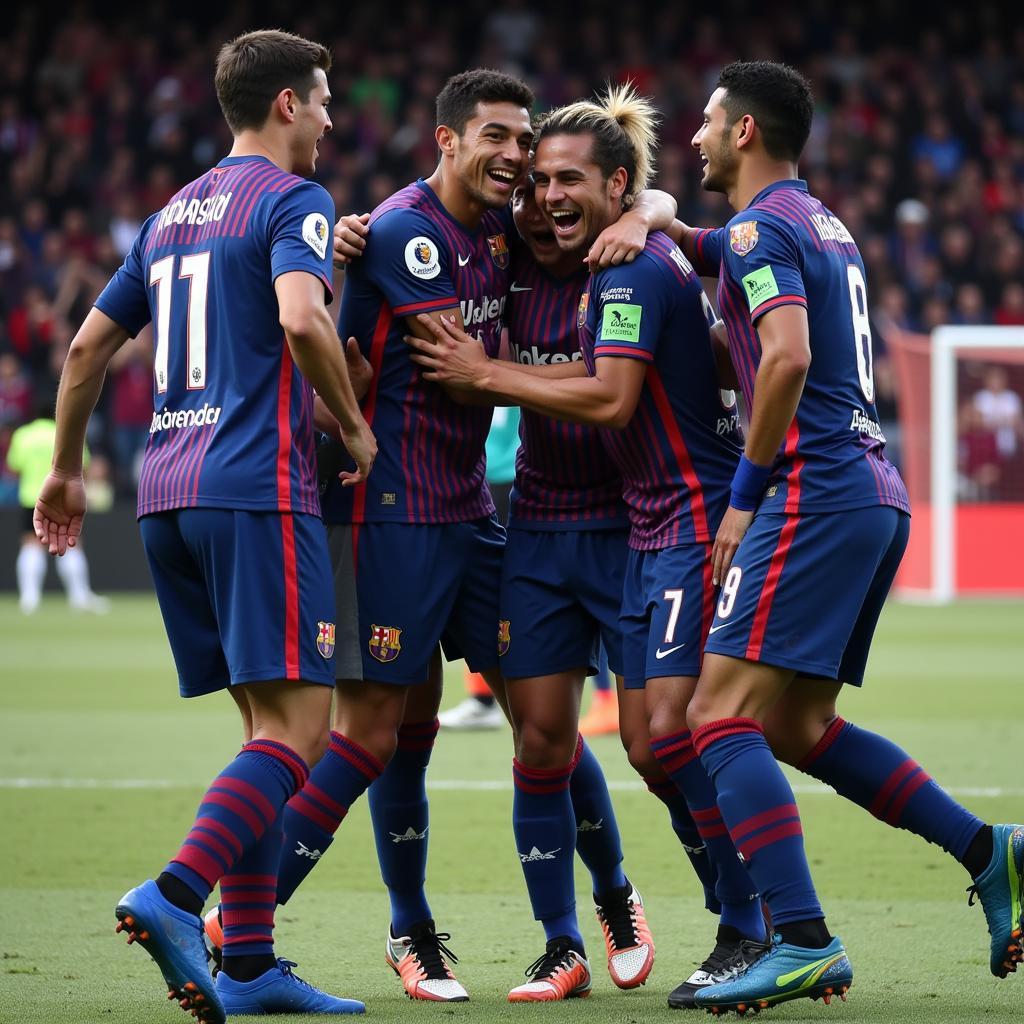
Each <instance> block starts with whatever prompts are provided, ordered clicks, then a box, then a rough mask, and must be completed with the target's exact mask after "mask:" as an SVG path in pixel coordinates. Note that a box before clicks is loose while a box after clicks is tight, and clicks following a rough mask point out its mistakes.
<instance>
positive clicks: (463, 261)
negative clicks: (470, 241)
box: [459, 252, 471, 267]
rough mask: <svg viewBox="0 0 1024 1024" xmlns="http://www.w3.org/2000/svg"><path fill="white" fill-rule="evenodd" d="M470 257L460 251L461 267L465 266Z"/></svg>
mask: <svg viewBox="0 0 1024 1024" xmlns="http://www.w3.org/2000/svg"><path fill="white" fill-rule="evenodd" d="M470 258H471V257H469V256H463V255H462V253H461V252H460V253H459V266H460V267H464V266H465V265H466V264H467V263H468V262H469V261H470Z"/></svg>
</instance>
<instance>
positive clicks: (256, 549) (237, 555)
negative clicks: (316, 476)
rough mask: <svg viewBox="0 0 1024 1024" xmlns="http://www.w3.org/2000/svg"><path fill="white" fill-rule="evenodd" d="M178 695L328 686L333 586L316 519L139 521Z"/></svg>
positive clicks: (193, 515) (263, 516)
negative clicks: (296, 684) (298, 683)
mask: <svg viewBox="0 0 1024 1024" xmlns="http://www.w3.org/2000/svg"><path fill="white" fill-rule="evenodd" d="M139 529H140V530H141V531H142V543H143V547H144V548H145V550H146V558H147V559H148V560H149V568H150V571H151V572H152V573H153V583H154V585H155V587H156V596H157V600H158V601H159V603H160V612H161V614H162V615H163V618H164V626H165V627H166V629H167V638H168V640H170V642H171V651H172V653H173V654H174V663H175V665H176V666H177V669H178V686H179V688H180V690H181V695H182V696H183V697H197V696H200V695H201V694H204V693H213V692H214V691H216V690H223V689H225V688H226V687H228V686H236V685H240V684H243V683H256V682H266V681H270V680H276V679H295V680H303V681H305V682H311V683H326V684H327V685H329V686H333V685H334V640H335V635H334V634H335V630H334V588H333V587H332V585H331V573H330V559H329V557H328V554H327V534H326V531H325V530H324V524H323V523H322V522H321V521H320V519H319V518H317V517H316V516H311V515H298V514H292V513H280V512H241V511H237V510H233V509H222V508H187V509H177V510H175V511H171V512H156V513H153V514H151V515H147V516H143V517H142V519H140V520H139Z"/></svg>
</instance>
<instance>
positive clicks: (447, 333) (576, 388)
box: [405, 317, 647, 429]
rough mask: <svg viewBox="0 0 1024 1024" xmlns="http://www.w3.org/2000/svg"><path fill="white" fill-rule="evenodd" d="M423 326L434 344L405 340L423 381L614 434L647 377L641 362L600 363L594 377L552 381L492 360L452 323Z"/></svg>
mask: <svg viewBox="0 0 1024 1024" xmlns="http://www.w3.org/2000/svg"><path fill="white" fill-rule="evenodd" d="M422 322H423V325H424V327H425V328H426V329H427V330H428V331H429V333H430V335H431V339H430V340H425V339H423V338H417V337H413V336H409V337H407V338H406V339H405V340H406V342H407V343H408V344H409V345H410V346H411V347H412V348H413V349H415V352H414V354H413V356H412V358H413V360H414V361H415V362H417V363H419V364H420V365H421V366H423V367H424V369H425V371H426V372H424V374H423V377H424V379H425V380H436V381H440V382H445V381H448V382H451V383H454V384H456V385H458V386H459V387H468V388H472V389H473V390H475V391H479V392H482V393H484V394H486V395H489V396H492V397H497V398H501V399H503V400H504V401H506V402H508V403H510V404H513V405H521V406H523V407H524V408H527V409H532V410H533V411H534V412H539V413H543V414H545V415H547V416H553V417H555V418H556V419H562V420H569V421H570V422H572V423H587V424H593V425H598V426H606V427H613V428H615V429H621V428H623V427H624V426H625V425H626V424H627V423H628V422H629V420H630V418H631V417H632V415H633V411H634V410H635V409H636V403H637V401H638V400H639V397H640V389H641V387H642V386H643V381H644V377H645V375H646V372H647V367H646V364H645V363H643V362H641V361H639V360H633V359H600V360H598V372H597V374H596V375H595V376H593V377H590V376H586V375H580V376H574V377H571V378H552V377H548V376H541V375H540V374H535V373H524V372H523V371H522V368H521V367H517V366H515V365H514V364H512V363H508V362H506V361H504V360H500V359H489V358H488V357H487V355H486V353H484V351H483V348H482V347H481V346H480V344H479V342H475V339H473V338H471V337H469V335H467V334H466V332H465V331H463V330H460V329H459V327H458V326H457V325H456V324H455V323H453V322H450V321H449V320H446V319H440V320H436V319H430V318H426V317H424V318H422ZM606 364H607V365H606ZM576 372H577V373H579V371H576Z"/></svg>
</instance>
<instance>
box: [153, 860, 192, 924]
mask: <svg viewBox="0 0 1024 1024" xmlns="http://www.w3.org/2000/svg"><path fill="white" fill-rule="evenodd" d="M156 887H157V888H158V889H159V890H160V895H161V896H163V898H164V899H165V900H167V902H168V903H173V904H174V905H175V906H176V907H178V909H179V910H186V911H188V913H190V914H195V915H196V917H199V915H200V914H202V912H203V901H202V900H201V899H200V898H199V897H198V896H197V895H196V894H195V893H194V892H193V891H192V890H191V889H190V888H189V887H188V886H187V885H186V884H185V883H184V882H183V881H182V880H181V879H180V878H178V877H177V876H176V875H171V874H168V873H167V872H166V871H162V872H161V873H160V877H159V878H158V879H157V880H156Z"/></svg>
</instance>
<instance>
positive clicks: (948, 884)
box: [0, 596, 1024, 1024]
mask: <svg viewBox="0 0 1024 1024" xmlns="http://www.w3.org/2000/svg"><path fill="white" fill-rule="evenodd" d="M1022 627H1024V608H1022V606H1021V605H1019V604H1016V605H1015V604H961V605H957V606H954V607H950V608H943V609H931V608H918V607H909V606H901V605H891V606H890V607H889V608H888V609H887V611H886V613H885V615H884V616H883V621H882V624H881V627H880V629H879V633H878V636H877V640H876V644H875V651H874V655H873V659H872V664H871V667H870V671H869V683H868V686H867V688H866V689H865V690H864V691H863V692H852V693H850V694H848V695H845V702H844V704H843V711H844V714H845V716H846V717H848V718H850V719H852V720H855V721H857V722H859V723H860V724H862V725H866V726H871V727H873V728H876V729H879V730H881V731H883V732H885V733H888V734H889V735H890V736H892V737H893V738H894V739H896V740H897V741H899V742H901V743H903V744H904V745H905V746H906V747H907V749H908V750H909V751H910V752H911V753H912V754H913V756H915V757H916V758H917V759H918V760H919V761H921V762H922V763H923V764H924V765H925V766H926V767H927V768H928V770H930V771H931V772H932V774H933V775H935V776H936V777H937V778H938V779H939V781H940V782H943V783H944V784H946V785H949V786H952V787H956V788H958V789H961V790H977V789H982V788H985V787H1000V788H1002V789H1003V790H1005V791H1006V792H1005V794H1004V795H1002V796H993V795H991V794H974V795H964V796H963V797H962V799H963V801H964V802H965V803H966V804H967V805H968V806H969V807H971V809H972V810H974V811H975V812H976V813H978V814H979V815H981V816H982V817H984V818H985V819H987V820H989V821H997V820H1018V821H1020V820H1021V819H1022V818H1024V796H1022V794H1024V780H1022V779H1021V776H1020V739H1021V730H1022V725H1024V721H1022V719H1024V714H1022V711H1021V701H1020V687H1021V678H1022V675H1021V665H1022V664H1024V628H1022ZM0 665H2V669H3V671H2V681H0V779H2V780H3V783H2V785H0V823H2V824H0V1021H4V1022H6V1021H12V1022H13V1021H17V1022H19V1024H36V1022H51V1021H59V1022H61V1024H78V1022H90V1021H104V1022H112V1021H145V1022H154V1024H160V1022H163V1021H166V1022H169V1024H173V1022H174V1021H184V1020H185V1019H186V1018H185V1017H184V1015H182V1014H181V1012H180V1011H179V1010H177V1009H176V1008H175V1007H174V1006H173V1005H172V1004H170V1003H167V1002H165V1001H164V999H163V996H162V992H161V989H162V987H163V986H162V983H161V981H160V979H159V977H158V975H157V971H156V968H155V967H154V966H153V964H152V963H151V962H150V961H149V959H148V957H147V956H146V955H145V953H144V952H143V951H142V950H137V949H126V948H125V947H124V941H123V939H122V938H121V937H120V936H115V935H114V932H113V925H114V917H113V907H114V904H115V902H116V900H117V899H118V897H119V896H120V895H121V893H122V892H124V891H125V890H126V889H127V888H129V887H130V886H131V885H134V884H136V883H137V882H138V881H140V880H141V879H143V878H145V877H147V876H152V875H153V874H154V873H156V872H157V871H158V870H159V869H160V868H161V867H162V865H163V864H164V862H165V861H166V859H167V857H168V856H169V855H170V854H171V853H173V851H174V850H175V849H176V848H177V845H178V843H179V842H180V840H181V837H182V836H183V835H184V833H185V831H186V829H187V827H188V825H189V824H190V822H191V819H192V815H193V812H194V809H195V805H196V802H197V800H198V798H199V796H200V795H201V793H202V790H203V789H204V788H205V783H206V782H208V780H209V779H210V778H211V777H212V776H213V775H214V774H215V773H216V772H217V771H218V770H219V769H220V768H221V767H222V766H223V765H224V764H225V763H226V762H227V761H229V760H230V759H231V757H232V755H233V753H234V751H235V750H236V749H237V744H238V729H237V723H236V721H235V712H234V710H233V705H231V704H230V702H229V700H228V699H227V698H226V697H221V698H219V699H218V698H216V697H214V698H207V699H206V700H202V701H195V702H185V701H181V700H179V699H178V697H177V690H176V685H175V677H174V674H173V670H172V667H171V659H170V654H169V651H168V648H167V643H166V640H165V639H164V636H163V632H162V629H161V625H160V620H159V615H158V613H157V610H156V607H155V605H154V603H153V602H152V601H151V600H150V599H148V598H145V597H127V596H120V597H115V598H114V610H113V613H112V614H111V615H110V616H108V617H106V618H89V617H75V616H71V615H69V614H68V613H67V612H66V610H65V606H64V605H63V603H62V602H60V601H59V600H58V599H51V600H49V601H48V602H47V603H45V604H44V606H43V608H42V609H41V611H40V612H39V613H38V614H37V615H35V616H34V617H32V618H28V619H25V618H22V616H21V615H20V614H19V613H18V611H17V607H16V605H15V603H14V602H13V601H12V600H11V599H10V598H8V597H5V598H0ZM460 697H461V686H460V684H459V675H458V669H457V668H456V669H454V670H450V675H449V687H448V696H447V700H448V701H449V702H454V701H455V700H457V699H459V698H460ZM593 746H594V748H595V750H596V751H597V753H598V755H599V757H600V758H601V760H602V762H603V764H604V765H605V769H606V771H607V774H608V778H609V779H610V780H611V781H612V783H613V786H615V787H617V788H616V789H615V792H614V794H613V795H614V797H615V803H616V808H617V812H618V815H619V820H620V825H621V828H622V833H623V838H624V844H625V849H626V868H627V871H628V873H629V875H630V877H631V878H632V879H633V880H634V881H635V882H636V883H637V885H638V886H639V887H640V888H641V890H642V891H643V893H644V895H645V898H646V901H647V905H648V911H649V919H650V923H651V927H652V930H653V932H654V936H655V939H656V941H657V946H658V962H657V965H656V967H655V969H654V973H653V975H652V977H651V979H650V981H649V982H648V984H647V986H646V987H645V988H643V989H641V990H639V991H636V992H631V993H624V992H619V991H618V990H617V989H615V988H614V986H613V985H612V984H611V982H610V980H609V979H608V976H607V974H606V972H605V970H604V965H603V957H602V955H601V953H602V944H601V940H600V937H599V933H598V929H597V925H596V923H595V921H594V919H593V916H592V914H591V912H590V905H589V895H588V892H589V886H588V884H587V879H586V877H585V875H584V874H583V873H582V872H580V873H578V875H577V882H578V892H579V896H580V907H581V910H582V922H583V928H584V937H585V939H586V941H587V945H588V948H589V950H590V954H591V961H592V965H593V967H594V968H595V971H594V977H595V986H594V996H593V997H592V998H591V999H589V1000H587V1001H586V1002H583V1001H578V1002H574V1003H567V1004H565V1005H563V1006H560V1007H550V1006H548V1007H529V1006H525V1007H524V1006H510V1005H509V1004H507V1003H506V1002H505V994H506V992H507V991H508V989H509V988H510V987H511V986H512V985H515V984H518V982H519V979H520V978H521V977H522V971H523V968H524V967H525V966H526V965H527V964H528V963H529V962H530V961H531V960H533V959H534V957H536V956H537V955H538V953H539V952H540V951H541V948H542V940H541V934H540V931H539V928H538V926H536V925H535V924H534V922H533V921H532V920H531V919H530V912H529V905H528V902H527V898H526V893H525V890H524V886H523V882H522V875H521V871H520V867H519V864H518V861H517V858H516V856H515V853H514V851H513V846H512V842H511V836H510V829H509V819H510V809H511V790H510V788H508V787H507V782H508V780H509V758H510V756H511V753H510V747H509V742H508V734H507V733H477V734H454V735H444V734H442V736H441V741H440V742H439V744H438V746H437V749H436V751H435V755H434V759H433V764H432V766H431V771H430V779H431V780H432V781H433V782H434V783H440V782H442V780H444V781H448V782H449V783H451V782H452V780H455V783H456V785H457V782H458V780H474V781H477V782H479V781H486V780H494V781H495V782H496V783H499V784H501V788H496V789H494V790H479V789H477V790H469V789H459V788H454V789H452V788H438V789H435V790H434V792H433V797H432V811H433V821H432V828H431V847H430V872H429V874H430V883H429V893H430V896H431V900H432V905H433V909H434V912H435V916H436V917H437V920H438V924H439V927H441V928H442V929H443V930H446V931H450V932H451V933H452V935H453V939H452V942H451V945H452V946H453V947H454V948H455V950H456V951H457V952H458V953H459V954H460V955H461V957H462V962H461V964H460V965H459V967H458V976H459V978H460V979H461V980H462V981H463V982H464V983H465V984H466V986H467V987H468V988H469V990H470V994H471V996H472V1002H470V1003H469V1004H462V1005H449V1006H435V1005H431V1004H413V1003H410V1002H408V1001H407V1000H406V999H405V998H404V996H403V995H402V992H401V988H400V986H399V985H398V983H397V981H396V980H395V979H394V978H393V976H392V975H391V972H390V971H389V970H388V969H387V968H386V967H385V966H384V963H383V959H382V951H383V936H384V929H385V927H386V925H387V920H388V914H387V900H386V897H385V894H384V892H383V889H382V886H381V884H380V879H379V876H378V874H377V868H376V861H375V858H374V854H373V844H372V840H371V836H370V830H369V825H368V820H367V814H366V809H365V803H364V802H360V804H359V805H357V807H356V808H355V809H354V810H353V812H352V814H351V815H350V817H349V819H348V821H347V822H346V824H345V826H344V827H343V829H342V831H341V833H339V839H338V841H337V842H336V843H335V846H334V849H333V850H332V852H331V853H330V855H329V856H328V857H327V858H325V860H324V862H323V863H322V864H321V865H320V866H319V867H318V868H317V871H316V872H315V873H314V874H313V875H312V877H311V878H310V881H309V882H308V883H307V885H306V886H305V887H304V888H303V889H302V890H300V891H299V893H298V894H297V895H296V896H295V898H294V899H293V900H292V902H291V903H290V904H289V905H288V907H287V908H284V909H283V910H282V911H281V912H280V913H279V915H278V928H277V937H278V946H279V950H280V951H281V952H282V953H284V954H287V955H288V956H289V957H291V958H293V959H295V960H297V961H299V963H300V965H301V967H300V973H301V974H303V975H305V976H306V977H308V978H310V979H312V980H314V981H316V982H318V983H320V984H322V985H323V986H324V987H326V988H328V989H330V990H333V991H336V992H338V993H339V994H343V995H352V996H358V997H360V998H363V999H365V1000H366V1002H367V1004H368V1006H369V1010H370V1013H371V1014H372V1015H373V1018H374V1019H376V1020H379V1021H399V1020H402V1021H405V1020H408V1019H410V1018H413V1017H415V1018H418V1019H420V1020H425V1019H427V1018H433V1019H442V1020H444V1019H448V1018H450V1017H461V1018H463V1019H470V1018H471V1019H473V1020H480V1021H490V1020H499V1019H500V1020H505V1019H510V1018H513V1017H514V1018H516V1019H518V1020H539V1019H540V1018H541V1017H544V1018H547V1019H550V1018H558V1019H566V1020H572V1021H575V1020H581V1019H583V1017H584V1015H585V1016H586V1018H587V1020H588V1021H592V1022H594V1024H603V1022H616V1024H633V1022H639V1021H646V1020H650V1019H655V1018H660V1019H664V1020H678V1019H679V1016H678V1014H679V1011H670V1010H668V1009H667V1007H666V1005H665V995H666V993H667V992H668V991H669V990H670V989H671V988H672V987H674V986H675V985H676V984H677V983H678V982H679V981H680V980H681V978H682V977H683V976H684V975H686V974H688V973H689V972H690V970H691V969H692V966H693V965H694V963H696V962H698V961H699V960H701V959H702V958H703V956H704V955H705V954H706V953H707V951H708V949H709V948H710V945H711V939H712V934H713V920H712V919H711V918H710V916H709V915H707V914H706V913H705V912H704V911H703V910H702V908H701V906H700V903H699V900H698V896H697V888H696V884H695V881H694V878H693V877H692V874H691V872H690V869H689V866H688V864H687V863H686V861H685V860H684V858H683V857H682V855H681V852H680V850H679V847H678V845H677V844H676V842H675V840H674V838H673V836H672V834H671V832H670V830H669V827H668V822H667V819H666V815H665V813H664V810H663V808H662V807H661V806H660V805H659V804H658V803H657V802H656V801H655V800H654V799H653V798H652V797H651V796H650V795H648V794H647V793H646V792H643V791H642V790H640V789H639V787H638V786H637V785H636V780H635V779H634V778H633V776H632V773H631V770H630V769H629V766H628V765H627V764H626V761H625V758H624V756H623V754H622V752H621V750H620V748H619V745H618V742H617V740H616V739H614V738H611V737H608V738H601V739H598V740H595V741H594V742H593ZM15 779H29V780H32V779H48V780H106V781H107V786H106V787H104V786H95V787H93V788H84V787H83V786H82V785H81V783H79V785H78V787H77V788H60V787H58V786H57V785H56V784H53V785H49V786H46V787H41V788H38V787H37V788H15V787H14V785H13V784H12V781H11V780H15ZM111 780H122V783H121V784H124V782H123V780H139V781H142V782H145V780H163V781H164V782H166V783H167V784H168V785H166V786H165V787H164V788H122V789H115V788H109V784H110V781H111ZM798 781H800V782H803V783H806V782H807V780H798ZM618 787H621V788H618ZM798 799H799V802H800V805H801V808H802V811H803V815H804V825H805V832H806V837H807V847H808V852H809V856H810V858H811V861H812V867H813V870H814V873H815V879H816V882H817V884H818V887H819V890H820V893H821V897H822V900H823V903H824V905H825V907H826V909H827V911H828V914H829V922H830V924H831V925H832V927H833V928H834V929H835V930H837V931H838V932H839V934H840V935H842V937H843V939H844V940H845V941H846V943H847V945H848V948H849V950H850V954H851V957H852V959H853V963H854V966H855V969H856V984H855V986H854V989H853V992H852V993H851V998H850V1001H849V1002H848V1003H847V1004H845V1005H842V1006H837V1004H833V1006H832V1007H831V1008H825V1007H824V1006H823V1005H822V1004H821V1003H815V1004H812V1003H810V1002H807V1001H803V1002H798V1003H791V1004H788V1005H786V1006H782V1007H779V1008H777V1009H773V1010H772V1011H771V1017H772V1018H775V1019H778V1020H804V1019H808V1020H809V1019H812V1018H814V1019H817V1018H820V1017H824V1018H826V1019H829V1020H832V1019H834V1020H836V1021H842V1022H845V1024H852V1022H855V1021H856V1022H859V1021H897V1020H898V1021H908V1022H914V1021H918V1020H920V1021H925V1020H927V1021H929V1022H934V1021H937V1020H939V1021H986V1022H989V1021H991V1022H997V1021H1011V1020H1020V1019H1021V1017H1020V1013H1021V1010H1020V1007H1021V1005H1022V1001H1024V987H1022V986H1024V978H1019V979H1015V978H1011V979H1009V980H1007V981H1003V982H1000V981H997V980H995V979H994V978H992V977H991V976H990V975H989V974H988V968H987V962H988V945H987V943H988V939H987V934H986V932H985V926H984V920H983V917H982V913H981V910H980V909H979V908H978V907H974V908H973V909H968V908H967V906H966V899H965V897H964V893H963V890H964V887H965V886H966V884H967V881H968V880H967V878H966V875H965V874H964V872H963V870H962V869H961V868H960V867H958V866H957V865H956V864H954V863H953V862H952V861H951V860H950V859H949V858H947V857H946V856H945V855H944V854H943V853H942V852H941V851H939V850H937V849H936V848H934V847H928V846H925V845H924V844H923V843H922V842H921V841H919V840H917V839H915V838H914V837H912V836H910V835H908V834H906V833H903V832H895V831H893V830H891V829H888V828H887V827H885V826H883V825H881V824H879V823H878V822H876V821H875V820H874V819H872V818H869V817H868V816H867V815H866V814H865V813H864V812H863V811H861V810H860V809H858V808H855V807H853V806H851V805H848V804H846V803H845V802H844V801H842V800H841V799H839V798H838V797H836V796H835V795H833V794H830V793H814V792H799V793H798ZM287 1019H292V1018H287ZM294 1019H298V1018H294Z"/></svg>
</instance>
